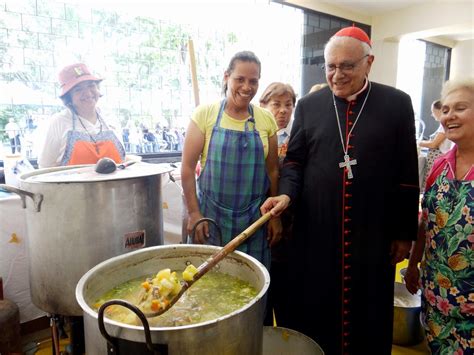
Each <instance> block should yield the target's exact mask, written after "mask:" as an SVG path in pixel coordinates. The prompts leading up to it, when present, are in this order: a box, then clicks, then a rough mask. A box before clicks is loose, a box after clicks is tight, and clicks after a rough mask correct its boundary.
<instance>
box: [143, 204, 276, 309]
mask: <svg viewBox="0 0 474 355" xmlns="http://www.w3.org/2000/svg"><path fill="white" fill-rule="evenodd" d="M271 217H272V215H271V214H270V212H267V213H265V214H264V215H263V216H262V217H260V218H259V219H257V220H256V221H255V222H254V223H252V224H251V225H250V226H249V227H248V228H247V229H245V230H244V231H243V232H242V233H240V234H239V235H237V236H236V237H235V238H234V239H232V240H231V241H230V242H229V243H227V244H226V245H225V246H224V247H222V249H220V250H219V251H218V252H216V253H214V254H213V255H212V256H211V257H210V258H209V259H207V260H206V261H205V262H203V263H202V264H201V265H199V267H198V269H197V270H198V272H197V273H196V274H195V275H194V277H193V279H192V280H191V281H184V282H183V283H182V287H181V291H179V293H177V294H176V295H175V296H174V297H173V298H172V299H171V300H169V303H168V304H167V305H166V306H164V307H163V308H161V309H159V310H158V311H156V312H152V313H144V314H145V316H146V317H147V318H152V317H156V316H159V315H161V314H163V313H165V312H166V311H168V310H169V309H170V308H171V307H172V306H173V305H174V304H175V303H176V302H177V301H178V300H179V299H180V298H181V296H182V295H183V294H184V293H185V292H186V290H187V289H188V288H190V287H191V286H192V285H193V284H194V283H195V282H196V281H197V280H199V279H200V278H201V277H203V276H204V275H205V274H206V273H207V272H208V271H209V270H211V269H212V268H213V267H214V266H215V265H216V264H217V263H218V262H220V261H221V260H222V259H224V258H225V257H226V256H227V255H228V254H230V253H232V252H233V251H234V250H235V249H236V248H237V247H238V246H239V245H240V244H242V243H243V242H244V241H245V240H246V239H247V238H248V237H250V236H251V235H252V234H254V233H255V232H256V231H257V229H259V228H260V227H261V226H263V225H264V224H265V223H266V222H267V221H268V220H269V219H270V218H271Z"/></svg>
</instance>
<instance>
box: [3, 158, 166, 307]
mask: <svg viewBox="0 0 474 355" xmlns="http://www.w3.org/2000/svg"><path fill="white" fill-rule="evenodd" d="M170 170H171V168H170V167H169V166H168V165H167V164H147V163H137V164H134V165H132V166H130V167H127V168H126V169H124V170H120V169H119V170H117V171H116V172H114V173H112V174H107V175H100V174H97V173H95V171H94V166H79V167H78V166H70V167H58V168H47V169H39V170H35V171H33V172H30V173H27V174H24V175H21V176H20V189H15V188H13V187H12V186H8V185H1V187H2V188H5V189H6V190H8V191H11V192H16V193H18V194H19V195H20V197H21V198H22V200H23V206H24V207H26V209H27V211H26V219H27V233H28V251H29V276H30V290H31V291H30V292H31V298H32V301H33V303H34V304H35V305H36V306H37V307H39V308H40V309H42V310H43V311H45V312H48V313H51V314H60V315H65V316H79V315H82V310H81V307H79V305H78V304H77V302H76V298H75V294H74V291H75V287H76V285H77V282H78V281H79V279H80V278H81V276H82V275H84V273H85V272H87V271H88V270H90V269H91V268H92V267H93V266H95V265H96V264H98V263H99V262H101V261H103V260H106V259H109V258H111V257H114V256H117V255H121V254H124V253H127V252H129V251H134V250H136V249H137V248H143V247H147V246H155V245H161V244H163V216H162V206H161V204H162V202H161V174H162V173H165V172H168V171H170Z"/></svg>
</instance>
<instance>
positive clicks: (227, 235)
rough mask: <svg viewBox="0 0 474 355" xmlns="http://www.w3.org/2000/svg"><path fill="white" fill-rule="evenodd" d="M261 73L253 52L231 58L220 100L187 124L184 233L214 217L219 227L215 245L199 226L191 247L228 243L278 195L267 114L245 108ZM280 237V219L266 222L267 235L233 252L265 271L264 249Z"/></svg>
mask: <svg viewBox="0 0 474 355" xmlns="http://www.w3.org/2000/svg"><path fill="white" fill-rule="evenodd" d="M260 69H261V66H260V61H259V59H258V58H257V57H256V56H255V54H254V53H252V52H249V51H245V52H239V53H237V54H235V55H234V57H233V58H232V59H231V61H230V63H229V66H228V68H227V70H226V71H225V73H224V90H223V91H224V94H225V98H224V100H222V101H220V102H215V103H213V104H208V105H201V106H199V107H197V108H196V110H195V111H194V113H193V116H192V120H191V122H190V123H189V126H188V130H187V132H186V135H185V142H184V149H183V161H182V167H181V177H182V183H183V190H184V196H185V200H186V207H187V209H188V213H189V220H188V226H187V227H188V228H187V229H188V233H191V230H192V228H193V226H194V225H195V224H196V222H197V221H198V220H199V219H201V218H202V217H208V218H212V219H214V220H215V221H216V222H217V224H218V225H219V226H220V227H221V229H222V241H220V240H219V238H218V236H217V235H216V234H215V233H211V232H210V226H209V225H208V224H207V223H202V224H199V225H198V227H197V228H196V231H195V233H194V240H193V241H194V243H198V244H215V245H216V244H220V243H222V244H227V243H228V242H229V241H230V240H231V239H232V238H233V237H235V236H236V235H238V234H239V233H240V232H242V231H243V230H244V229H245V228H247V227H248V226H249V225H250V224H252V223H253V222H254V221H256V220H257V219H258V218H259V217H260V210H259V207H260V205H261V204H262V203H263V201H264V200H265V198H266V197H267V196H269V195H275V194H276V192H277V181H278V155H277V136H276V131H277V127H276V123H275V120H274V118H273V116H272V114H271V113H270V112H268V111H267V110H264V109H262V108H260V107H258V106H254V105H252V104H250V101H251V100H252V99H253V97H254V96H255V94H256V93H257V90H258V83H259V79H260ZM199 159H200V162H201V167H202V171H201V175H200V176H199V179H198V190H197V191H196V176H195V171H196V164H197V162H198V160H199ZM211 231H212V230H211ZM280 233H281V224H280V221H279V220H277V219H275V218H274V219H271V220H270V222H269V226H268V234H266V233H265V230H264V229H260V230H259V231H257V232H256V233H255V234H254V235H253V236H252V237H251V238H250V239H248V240H247V241H246V243H244V244H242V245H241V246H240V247H239V248H238V249H239V250H241V251H243V252H246V253H247V254H249V255H252V256H253V257H255V258H257V259H258V260H259V261H260V262H262V263H263V264H264V265H265V266H267V267H270V248H269V246H271V245H273V244H274V243H276V242H277V241H278V240H279V238H280V237H281V235H280Z"/></svg>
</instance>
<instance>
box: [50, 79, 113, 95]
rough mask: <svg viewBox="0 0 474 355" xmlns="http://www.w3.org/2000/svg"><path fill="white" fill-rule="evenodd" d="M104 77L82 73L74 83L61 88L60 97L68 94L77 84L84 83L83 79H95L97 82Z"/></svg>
mask: <svg viewBox="0 0 474 355" xmlns="http://www.w3.org/2000/svg"><path fill="white" fill-rule="evenodd" d="M102 80H104V79H100V78H97V77H95V76H94V75H90V74H86V75H82V76H80V77H78V78H76V79H75V80H74V81H73V82H72V83H70V84H66V85H64V86H63V87H62V88H61V94H60V95H59V97H60V98H62V97H63V96H64V95H66V94H67V93H68V92H69V91H70V90H71V89H72V88H73V87H74V86H76V85H77V84H79V83H82V82H83V81H95V82H99V83H100V82H101V81H102Z"/></svg>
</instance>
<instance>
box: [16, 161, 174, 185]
mask: <svg viewBox="0 0 474 355" xmlns="http://www.w3.org/2000/svg"><path fill="white" fill-rule="evenodd" d="M94 168H95V164H83V165H68V166H56V167H51V168H41V169H36V170H33V171H30V172H27V173H25V174H22V175H20V177H19V180H20V182H21V183H28V184H45V183H46V184H48V183H52V184H57V183H88V182H102V181H115V180H126V179H135V178H140V177H147V176H154V175H161V174H166V173H169V172H170V171H173V170H174V168H172V167H171V166H170V165H169V164H168V163H159V164H151V163H145V162H137V163H136V164H133V165H131V166H129V167H127V168H126V169H117V170H116V171H114V172H113V173H111V174H99V173H96V172H95V170H94Z"/></svg>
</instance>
